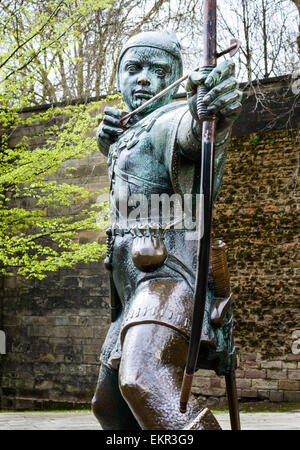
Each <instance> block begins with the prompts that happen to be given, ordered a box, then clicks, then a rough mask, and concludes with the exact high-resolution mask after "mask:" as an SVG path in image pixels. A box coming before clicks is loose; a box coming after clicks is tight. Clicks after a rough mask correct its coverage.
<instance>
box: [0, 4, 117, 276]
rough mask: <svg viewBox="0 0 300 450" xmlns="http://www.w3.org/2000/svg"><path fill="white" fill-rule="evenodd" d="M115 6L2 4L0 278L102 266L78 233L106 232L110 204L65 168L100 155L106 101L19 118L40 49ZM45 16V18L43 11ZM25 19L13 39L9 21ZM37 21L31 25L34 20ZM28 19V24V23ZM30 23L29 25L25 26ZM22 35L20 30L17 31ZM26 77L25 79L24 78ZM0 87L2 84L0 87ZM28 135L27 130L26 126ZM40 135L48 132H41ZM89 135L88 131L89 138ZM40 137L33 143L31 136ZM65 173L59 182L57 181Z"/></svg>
mask: <svg viewBox="0 0 300 450" xmlns="http://www.w3.org/2000/svg"><path fill="white" fill-rule="evenodd" d="M112 1H113V0H84V1H83V0H78V1H77V2H76V5H77V7H76V8H75V9H74V8H73V6H74V2H73V3H72V5H71V3H70V2H68V1H62V0H54V1H49V2H47V8H43V13H40V14H39V6H38V5H39V4H38V3H37V2H34V1H32V0H26V1H25V2H24V1H16V2H13V3H10V2H6V4H5V5H3V6H2V8H3V10H4V11H5V12H6V16H5V17H4V20H3V21H2V22H1V25H0V45H1V49H2V50H4V51H3V52H2V54H1V57H0V145H1V151H0V273H2V274H3V275H16V274H17V275H21V276H24V277H26V278H33V277H35V278H38V279H42V278H44V277H45V276H46V275H47V272H48V271H55V270H57V269H59V268H61V267H72V266H74V265H75V264H77V263H79V262H91V261H99V259H100V258H101V256H102V255H103V253H104V248H103V245H100V243H99V242H97V241H94V242H93V241H92V242H87V243H83V244H82V243H81V242H80V240H79V234H80V232H81V231H85V232H92V233H94V232H96V233H95V235H96V234H97V232H99V230H102V229H103V228H105V227H106V226H107V223H106V217H107V204H105V203H100V204H99V203H98V202H97V197H98V196H99V194H100V193H99V192H96V193H95V192H89V190H88V189H85V188H83V187H82V186H76V185H75V184H74V181H72V174H73V168H72V164H70V163H69V162H70V161H71V160H74V159H76V160H78V159H80V158H85V157H87V155H89V154H91V153H93V152H98V148H97V145H96V139H95V130H96V126H97V124H98V121H99V119H100V118H101V114H100V108H101V107H102V106H103V104H104V103H106V102H107V101H110V100H112V99H116V98H119V96H109V97H107V98H105V99H103V100H101V101H98V102H91V103H88V104H82V105H76V106H66V107H62V108H58V107H56V108H49V109H48V110H46V111H44V112H39V113H32V114H31V115H30V116H29V117H28V114H24V113H22V108H24V107H25V106H28V105H31V97H30V85H31V82H32V79H31V77H32V76H34V70H32V71H26V73H25V72H24V71H23V69H24V67H26V68H28V67H36V64H38V57H40V56H41V55H42V54H43V49H45V48H48V47H49V46H51V45H52V42H57V41H58V40H59V42H60V45H61V46H62V48H63V46H64V45H65V42H66V41H67V40H68V36H69V35H70V33H72V34H73V35H74V33H76V32H78V30H79V25H80V26H81V27H82V26H84V23H85V20H86V19H87V17H88V15H89V13H90V12H91V11H92V10H95V9H97V8H100V7H101V8H102V7H108V6H110V5H111V2H112ZM45 11H46V12H45ZM20 15H22V20H23V22H22V23H23V25H24V26H23V29H22V30H20V34H18V35H16V33H15V32H12V31H11V27H10V21H11V20H14V18H15V19H16V18H17V17H18V16H20ZM26 17H27V18H28V23H26V20H25V19H26ZM33 18H34V20H33ZM29 19H30V20H29ZM32 22H34V24H35V25H34V27H32V26H29V24H32ZM21 31H22V32H21ZM28 74H29V75H28ZM1 81H2V82H1ZM39 123H40V124H43V123H46V124H47V126H42V127H41V129H42V130H43V131H42V132H41V133H42V135H41V136H24V137H23V138H22V139H21V140H20V141H19V142H18V143H17V144H14V145H13V146H10V140H11V138H12V137H13V136H14V134H15V131H16V130H18V129H19V128H20V127H30V126H31V125H33V124H39ZM24 129H26V128H24ZM45 130H47V131H46V132H45ZM87 131H89V132H92V133H91V135H88V133H87ZM37 137H39V142H42V144H39V145H37V140H36V138H37ZM58 171H63V173H64V182H62V183H59V182H58V181H57V178H58V177H57V173H58Z"/></svg>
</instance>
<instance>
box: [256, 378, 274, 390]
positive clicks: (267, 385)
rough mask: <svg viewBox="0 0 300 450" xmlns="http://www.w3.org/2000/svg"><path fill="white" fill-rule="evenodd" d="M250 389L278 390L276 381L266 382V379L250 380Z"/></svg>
mask: <svg viewBox="0 0 300 450" xmlns="http://www.w3.org/2000/svg"><path fill="white" fill-rule="evenodd" d="M252 388H254V389H267V390H268V389H269V390H272V389H274V390H276V389H277V388H278V381H277V380H267V379H256V380H252Z"/></svg>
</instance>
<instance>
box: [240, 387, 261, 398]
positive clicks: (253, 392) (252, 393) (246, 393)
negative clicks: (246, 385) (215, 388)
mask: <svg viewBox="0 0 300 450" xmlns="http://www.w3.org/2000/svg"><path fill="white" fill-rule="evenodd" d="M241 396H242V397H247V398H249V397H250V398H256V397H258V391H257V389H242V390H241Z"/></svg>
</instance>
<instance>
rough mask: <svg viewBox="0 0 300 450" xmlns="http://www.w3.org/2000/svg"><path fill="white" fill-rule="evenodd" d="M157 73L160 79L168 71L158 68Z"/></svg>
mask: <svg viewBox="0 0 300 450" xmlns="http://www.w3.org/2000/svg"><path fill="white" fill-rule="evenodd" d="M155 73H156V75H157V76H158V77H164V76H165V75H166V71H165V70H164V69H161V68H158V69H156V70H155Z"/></svg>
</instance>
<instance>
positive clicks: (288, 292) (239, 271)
mask: <svg viewBox="0 0 300 450" xmlns="http://www.w3.org/2000/svg"><path fill="white" fill-rule="evenodd" d="M243 88H244V91H245V96H244V108H243V114H242V116H241V117H240V119H239V121H238V123H237V124H236V125H235V128H234V130H233V138H232V142H231V145H230V148H229V149H228V160H227V165H226V169H225V174H224V180H223V188H222V190H221V194H220V197H219V199H218V202H217V204H216V207H215V211H214V235H215V237H220V238H222V240H224V241H225V242H226V243H227V245H228V250H227V253H228V260H229V267H230V273H231V283H232V290H233V295H234V299H235V343H236V348H237V354H238V370H237V372H236V375H237V386H238V394H239V397H240V399H241V400H249V399H252V400H253V399H266V400H271V401H300V345H299V344H300V342H298V341H299V337H300V331H299V334H298V331H297V330H300V314H299V297H297V292H296V289H297V280H298V279H299V264H298V263H297V253H296V244H297V239H298V237H297V236H298V224H297V223H298V222H297V213H298V209H299V201H298V196H299V191H297V186H296V177H297V173H298V165H299V162H298V160H297V150H299V135H298V134H297V131H295V129H297V126H298V125H297V122H298V123H299V109H300V108H299V103H296V101H297V98H296V97H295V96H293V95H292V93H291V91H290V90H289V86H288V80H286V79H284V78H279V79H275V80H274V79H273V80H264V81H263V82H261V83H260V84H259V85H258V86H254V87H252V88H250V87H247V86H243ZM253 89H254V90H255V92H256V95H253ZM267 101H268V102H267ZM266 103H268V104H267V108H266ZM262 105H263V106H264V108H263V107H262ZM45 107H47V106H45ZM26 114H30V111H27V112H26ZM38 126H39V124H36V125H32V126H31V128H27V129H26V130H24V129H18V130H16V133H15V134H14V136H12V139H14V141H13V142H12V145H13V144H15V143H16V142H17V141H18V139H20V136H21V135H22V134H23V133H26V134H28V133H29V134H31V135H32V136H33V135H35V134H36V128H35V127H38ZM291 128H292V129H293V130H291ZM18 133H19V134H18ZM72 164H73V165H74V167H76V172H75V180H76V181H77V182H78V183H79V184H85V185H88V186H89V187H90V189H93V190H98V189H99V188H102V187H104V186H107V176H106V162H105V158H103V157H102V155H100V154H97V155H93V156H90V157H88V158H85V159H84V160H80V161H72ZM57 177H58V178H59V179H64V170H63V169H62V170H60V171H59V172H58V174H57ZM80 238H81V239H82V240H90V239H95V238H97V239H102V237H101V236H95V235H89V234H85V233H82V235H81V237H80ZM1 293H2V296H1V315H0V329H1V330H3V331H5V333H6V340H7V348H6V354H5V355H0V358H1V360H0V362H1V368H0V377H1V408H2V409H39V408H56V409H58V408H71V407H76V408H79V407H84V406H85V407H86V406H88V405H89V402H90V399H91V397H92V394H93V391H94V388H95V386H96V382H97V376H98V369H99V360H98V355H99V352H100V348H101V345H102V342H103V339H104V336H105V334H106V331H107V329H108V326H109V309H108V284H107V275H106V273H105V271H104V268H103V265H102V264H101V263H99V264H90V265H81V266H78V267H76V268H74V269H72V270H60V271H58V272H56V273H54V274H49V276H48V277H47V278H46V279H45V280H43V281H24V280H21V279H14V278H7V279H5V280H2V289H1ZM193 392H194V393H195V394H196V395H198V396H201V397H203V398H204V399H205V401H207V399H209V402H212V401H214V402H216V401H221V400H223V399H224V397H225V384H224V379H223V378H222V377H221V378H220V377H217V376H216V375H214V374H213V373H212V372H209V371H204V370H201V371H198V372H197V374H196V376H195V379H194V387H193Z"/></svg>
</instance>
